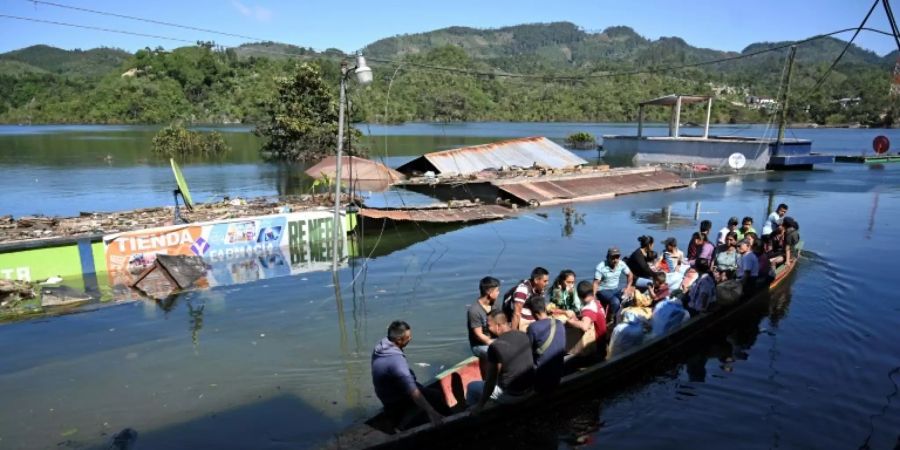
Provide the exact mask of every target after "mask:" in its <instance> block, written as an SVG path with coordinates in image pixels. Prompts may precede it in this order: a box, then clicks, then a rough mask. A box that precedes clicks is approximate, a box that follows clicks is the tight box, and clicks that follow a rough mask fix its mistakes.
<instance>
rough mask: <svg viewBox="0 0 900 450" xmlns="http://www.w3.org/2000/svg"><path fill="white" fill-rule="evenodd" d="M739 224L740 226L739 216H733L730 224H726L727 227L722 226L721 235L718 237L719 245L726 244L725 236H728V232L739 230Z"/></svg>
mask: <svg viewBox="0 0 900 450" xmlns="http://www.w3.org/2000/svg"><path fill="white" fill-rule="evenodd" d="M737 226H738V218H737V217H732V218H730V219H728V225H726V226H725V228H722V229H721V230H719V236H718V237H716V243H717V244H718V245H722V244H724V243H725V238H727V237H728V233H731V232H734V231H737Z"/></svg>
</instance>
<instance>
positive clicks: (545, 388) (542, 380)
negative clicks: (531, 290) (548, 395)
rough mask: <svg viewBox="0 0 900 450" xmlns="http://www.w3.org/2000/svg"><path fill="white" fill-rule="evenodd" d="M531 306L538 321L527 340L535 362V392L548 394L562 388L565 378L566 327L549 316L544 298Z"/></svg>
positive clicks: (536, 298) (532, 299) (531, 300)
mask: <svg viewBox="0 0 900 450" xmlns="http://www.w3.org/2000/svg"><path fill="white" fill-rule="evenodd" d="M528 306H529V307H530V308H531V313H532V314H534V319H535V321H534V322H532V323H531V324H530V325H528V330H526V331H525V334H527V335H528V340H529V341H531V355H532V358H534V390H535V391H536V392H549V391H552V390H553V389H555V388H556V386H558V385H559V380H560V378H562V375H563V361H564V358H565V356H566V327H565V325H564V324H563V323H562V322H560V321H558V320H556V319H554V318H553V317H550V316H548V315H547V304H546V300H544V297H541V296H540V295H534V296H532V297H530V298H529V299H528Z"/></svg>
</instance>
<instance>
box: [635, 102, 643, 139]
mask: <svg viewBox="0 0 900 450" xmlns="http://www.w3.org/2000/svg"><path fill="white" fill-rule="evenodd" d="M642 136H644V105H638V135H637V137H638V138H640V137H642Z"/></svg>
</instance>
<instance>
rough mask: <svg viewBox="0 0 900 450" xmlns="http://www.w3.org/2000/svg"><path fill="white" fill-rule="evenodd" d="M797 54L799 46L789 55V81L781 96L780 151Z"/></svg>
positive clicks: (777, 146) (792, 49)
mask: <svg viewBox="0 0 900 450" xmlns="http://www.w3.org/2000/svg"><path fill="white" fill-rule="evenodd" d="M796 53H797V46H796V45H792V46H791V52H790V53H788V67H787V80H786V81H785V86H784V93H783V94H782V96H781V118H780V120H779V121H778V141H777V142H776V144H775V148H776V149H778V150H780V149H781V146H782V145H783V143H784V127H785V126H786V125H787V110H788V95H789V94H790V92H791V75H792V74H793V73H794V55H795V54H796Z"/></svg>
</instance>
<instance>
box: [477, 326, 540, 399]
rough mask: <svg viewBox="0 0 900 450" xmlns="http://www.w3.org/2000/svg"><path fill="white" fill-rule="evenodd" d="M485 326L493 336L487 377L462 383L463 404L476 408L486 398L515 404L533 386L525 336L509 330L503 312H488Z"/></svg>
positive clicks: (532, 365)
mask: <svg viewBox="0 0 900 450" xmlns="http://www.w3.org/2000/svg"><path fill="white" fill-rule="evenodd" d="M488 326H489V327H490V329H491V333H493V334H494V335H495V336H497V338H496V339H494V342H492V343H491V345H490V346H488V355H487V361H488V365H487V377H485V380H484V381H473V382H471V383H469V384H468V386H466V403H467V404H468V405H469V406H475V410H476V411H477V410H480V409H481V408H483V407H484V405H485V404H486V403H487V401H488V400H494V401H496V402H497V403H501V404H514V403H518V402H520V401H522V400H524V399H525V397H526V396H527V395H528V394H529V393H530V392H531V389H532V387H533V386H534V359H533V358H532V357H531V341H529V340H528V335H527V334H525V333H523V332H521V331H518V330H514V329H512V327H511V326H510V323H509V321H508V320H507V319H506V315H505V314H503V311H491V314H490V315H489V316H488Z"/></svg>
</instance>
